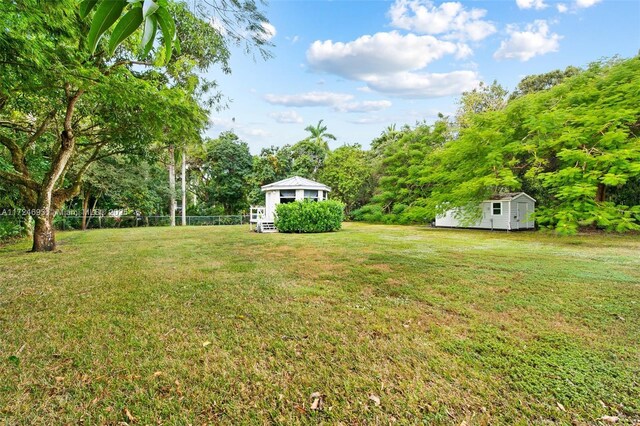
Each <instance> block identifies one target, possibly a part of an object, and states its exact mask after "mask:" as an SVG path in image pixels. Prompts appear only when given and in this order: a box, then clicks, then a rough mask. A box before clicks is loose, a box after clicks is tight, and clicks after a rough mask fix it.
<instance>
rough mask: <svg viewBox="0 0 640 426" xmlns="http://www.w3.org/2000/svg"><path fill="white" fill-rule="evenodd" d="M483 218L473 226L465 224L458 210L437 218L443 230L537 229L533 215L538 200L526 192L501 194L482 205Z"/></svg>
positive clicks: (438, 224) (437, 224)
mask: <svg viewBox="0 0 640 426" xmlns="http://www.w3.org/2000/svg"><path fill="white" fill-rule="evenodd" d="M480 207H481V209H482V217H481V218H480V219H479V220H478V221H477V222H476V223H473V224H466V225H465V224H463V222H464V221H463V219H462V217H461V215H460V214H459V212H460V211H459V210H458V209H453V210H449V211H447V212H446V213H445V214H443V215H441V216H437V217H436V226H437V227H443V228H476V229H498V230H504V231H517V230H524V229H533V228H535V222H534V220H533V219H532V217H531V215H532V213H533V212H534V211H535V207H536V200H535V199H533V198H532V197H530V196H529V195H527V194H525V193H524V192H513V193H506V194H499V195H495V196H493V197H491V199H490V200H485V201H483V202H482V204H481V206H480Z"/></svg>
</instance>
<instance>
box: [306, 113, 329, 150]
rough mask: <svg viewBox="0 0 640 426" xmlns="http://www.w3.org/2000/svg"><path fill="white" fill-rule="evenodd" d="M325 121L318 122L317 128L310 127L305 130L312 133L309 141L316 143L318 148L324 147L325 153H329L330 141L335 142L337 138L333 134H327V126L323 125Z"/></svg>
mask: <svg viewBox="0 0 640 426" xmlns="http://www.w3.org/2000/svg"><path fill="white" fill-rule="evenodd" d="M323 121H324V120H320V121H318V124H316V125H315V126H311V125H309V126H307V127H305V129H304V130H306V131H307V132H309V133H311V134H310V135H309V137H308V138H307V140H311V141H313V142H315V143H316V144H317V145H318V146H321V147H323V148H324V150H325V151H329V142H328V139H329V140H333V141H335V140H336V137H335V136H334V135H332V134H331V133H328V132H327V126H325V125H324V124H322V122H323Z"/></svg>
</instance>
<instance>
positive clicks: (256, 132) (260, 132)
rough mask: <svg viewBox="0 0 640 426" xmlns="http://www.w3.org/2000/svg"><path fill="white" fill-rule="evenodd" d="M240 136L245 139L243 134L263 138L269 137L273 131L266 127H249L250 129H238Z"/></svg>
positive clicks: (248, 136)
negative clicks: (270, 131)
mask: <svg viewBox="0 0 640 426" xmlns="http://www.w3.org/2000/svg"><path fill="white" fill-rule="evenodd" d="M238 136H240V138H241V139H244V138H243V136H244V137H245V138H247V139H249V138H258V139H262V138H268V137H269V136H271V133H269V131H267V130H264V129H258V128H248V129H240V130H239V131H238Z"/></svg>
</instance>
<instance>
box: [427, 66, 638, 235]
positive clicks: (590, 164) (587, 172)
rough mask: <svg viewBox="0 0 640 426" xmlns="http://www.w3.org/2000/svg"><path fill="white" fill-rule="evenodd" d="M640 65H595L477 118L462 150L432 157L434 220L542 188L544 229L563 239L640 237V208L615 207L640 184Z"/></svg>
mask: <svg viewBox="0 0 640 426" xmlns="http://www.w3.org/2000/svg"><path fill="white" fill-rule="evenodd" d="M639 85H640V58H633V59H628V60H625V61H619V60H614V61H609V62H604V63H600V62H599V63H594V64H592V65H590V66H589V68H588V69H586V70H585V71H584V72H582V73H580V74H577V75H575V76H573V77H571V78H568V79H566V80H565V81H563V82H562V83H560V84H558V85H556V86H554V87H552V88H550V89H548V90H544V91H539V92H534V93H531V94H529V95H525V96H522V97H519V98H517V99H515V100H513V101H511V102H510V103H509V105H507V106H506V107H505V108H504V109H502V110H497V111H487V112H483V113H480V114H475V115H472V116H470V117H469V118H470V120H469V122H468V125H467V127H466V128H464V129H462V130H461V131H460V134H459V137H458V138H457V139H456V140H453V141H450V142H448V143H447V144H446V145H445V146H444V147H443V148H442V149H439V150H437V151H436V152H435V153H434V155H432V156H430V158H429V162H428V167H427V168H426V170H427V171H428V173H426V175H425V182H428V183H429V184H431V185H434V190H433V192H432V194H431V196H430V197H429V198H428V205H429V206H430V208H431V209H432V210H433V211H434V212H436V213H437V212H442V211H443V210H447V209H449V208H452V207H461V208H465V210H467V211H468V212H469V214H470V217H472V216H473V211H474V208H477V206H478V203H479V202H480V201H482V200H484V199H486V198H488V197H489V196H491V195H492V194H493V193H496V192H501V191H510V190H520V189H522V188H523V186H524V185H529V186H530V187H534V188H540V189H541V191H543V192H544V193H545V194H546V199H544V200H542V201H543V202H541V203H539V207H538V208H537V212H536V219H537V221H538V223H539V224H540V225H542V226H547V227H550V228H553V229H556V230H557V231H558V232H560V233H574V232H576V231H577V230H578V229H579V228H580V227H582V226H593V227H596V228H601V229H607V230H616V231H620V232H622V231H625V230H629V229H640V225H639V222H640V206H626V205H622V204H616V199H615V198H611V197H610V196H609V194H610V191H611V189H613V188H616V189H617V191H620V188H624V187H626V186H627V185H633V184H634V180H635V179H636V178H637V177H638V176H640V139H639V138H638V135H637V133H635V132H634V129H636V128H637V126H638V123H640V113H639V112H638V108H637V105H638V103H639V102H640V92H638V91H637V90H636V88H637V87H638V86H639Z"/></svg>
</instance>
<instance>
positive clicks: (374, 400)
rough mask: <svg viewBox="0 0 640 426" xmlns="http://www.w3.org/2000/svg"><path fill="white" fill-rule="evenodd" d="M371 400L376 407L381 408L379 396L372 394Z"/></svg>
mask: <svg viewBox="0 0 640 426" xmlns="http://www.w3.org/2000/svg"><path fill="white" fill-rule="evenodd" d="M369 399H370V400H371V401H373V404H374V405H375V406H376V407H379V406H380V397H379V396H378V395H374V394H371V395H369Z"/></svg>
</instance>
